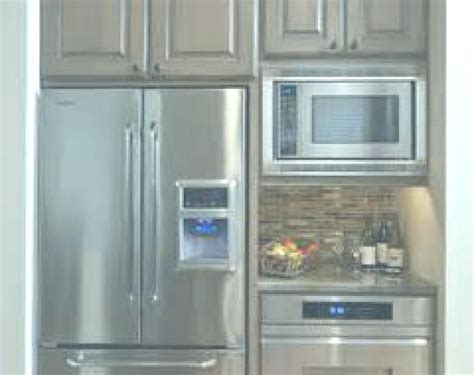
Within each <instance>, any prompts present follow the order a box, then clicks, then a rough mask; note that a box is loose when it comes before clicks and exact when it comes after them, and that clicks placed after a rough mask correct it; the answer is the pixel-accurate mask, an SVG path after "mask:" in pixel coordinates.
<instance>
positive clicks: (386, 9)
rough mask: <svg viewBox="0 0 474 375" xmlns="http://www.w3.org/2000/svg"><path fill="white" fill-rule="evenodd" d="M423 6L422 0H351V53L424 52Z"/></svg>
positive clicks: (348, 5) (349, 26)
mask: <svg viewBox="0 0 474 375" xmlns="http://www.w3.org/2000/svg"><path fill="white" fill-rule="evenodd" d="M424 7H425V2H424V1H423V0H390V1H387V0H385V1H383V2H381V1H380V0H349V1H348V2H347V19H348V23H347V44H348V48H349V51H350V53H352V54H359V53H360V54H363V53H366V54H367V53H374V54H376V53H421V52H423V51H424V48H425V38H426V34H425V26H424V25H425V22H424V18H425V17H424ZM381 21H383V22H381Z"/></svg>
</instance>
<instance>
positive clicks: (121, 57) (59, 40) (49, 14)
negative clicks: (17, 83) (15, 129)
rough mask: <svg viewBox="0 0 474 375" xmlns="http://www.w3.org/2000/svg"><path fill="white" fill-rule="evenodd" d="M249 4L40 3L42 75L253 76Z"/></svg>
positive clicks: (198, 0) (157, 0)
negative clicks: (41, 6)
mask: <svg viewBox="0 0 474 375" xmlns="http://www.w3.org/2000/svg"><path fill="white" fill-rule="evenodd" d="M254 8H255V1H254V0H80V1H79V0H43V8H42V12H43V15H42V16H43V18H42V20H43V26H42V27H43V35H42V43H43V44H42V56H43V58H42V74H43V77H78V76H81V77H83V76H86V77H87V76H90V77H97V76H101V77H115V76H118V77H125V78H130V77H131V78H134V77H135V78H137V77H138V78H139V77H150V75H151V74H153V78H165V77H168V76H198V77H200V76H212V75H215V76H232V75H251V74H252V73H253V66H254V61H253V60H254V54H253V50H254V42H253V40H254V25H255V21H254V17H255V12H254Z"/></svg>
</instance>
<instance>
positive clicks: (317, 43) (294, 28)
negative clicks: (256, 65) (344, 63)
mask: <svg viewBox="0 0 474 375" xmlns="http://www.w3.org/2000/svg"><path fill="white" fill-rule="evenodd" d="M263 17H264V21H263V22H264V30H263V33H264V37H263V40H264V53H265V54H266V55H267V56H275V57H285V56H290V57H291V56H300V57H308V56H311V55H317V54H320V53H334V52H340V51H341V49H342V48H343V43H344V38H343V28H342V26H343V25H342V20H343V19H342V1H340V0H265V8H264V14H263Z"/></svg>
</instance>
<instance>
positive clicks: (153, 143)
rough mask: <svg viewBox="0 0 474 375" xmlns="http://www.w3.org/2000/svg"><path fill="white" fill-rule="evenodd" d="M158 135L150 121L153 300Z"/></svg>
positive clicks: (155, 293)
mask: <svg viewBox="0 0 474 375" xmlns="http://www.w3.org/2000/svg"><path fill="white" fill-rule="evenodd" d="M158 147H159V145H158V135H157V123H156V122H155V121H152V122H151V123H150V159H151V170H152V174H151V176H152V177H151V184H150V186H151V197H152V199H151V220H150V225H151V236H150V237H151V238H150V246H151V250H152V253H153V261H152V263H153V286H152V288H153V289H152V295H151V298H152V300H153V301H158V299H159V292H158V265H157V262H158V255H157V249H156V244H157V241H156V240H157V230H158V229H157V228H158V227H157V207H156V206H157V197H158V196H159V183H158V175H159V173H158V170H157V168H158V166H159V163H158V162H157V159H158Z"/></svg>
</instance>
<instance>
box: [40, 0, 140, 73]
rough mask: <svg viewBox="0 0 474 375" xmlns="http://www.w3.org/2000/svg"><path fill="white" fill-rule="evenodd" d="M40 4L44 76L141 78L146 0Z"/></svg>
mask: <svg viewBox="0 0 474 375" xmlns="http://www.w3.org/2000/svg"><path fill="white" fill-rule="evenodd" d="M42 5H43V7H42V15H43V17H42V20H43V22H42V33H43V34H42V74H43V76H46V77H48V76H51V77H57V76H67V77H69V76H72V77H74V76H107V77H110V76H122V77H123V76H128V77H140V76H144V75H145V73H146V45H145V30H146V28H147V20H146V17H145V0H109V1H103V2H102V1H100V2H99V1H75V0H44V1H43V3H42Z"/></svg>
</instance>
